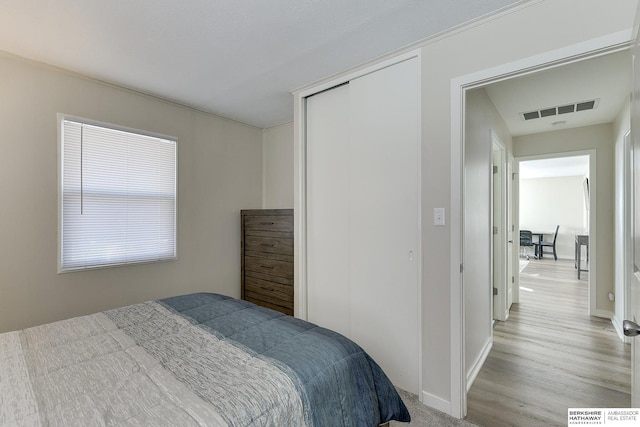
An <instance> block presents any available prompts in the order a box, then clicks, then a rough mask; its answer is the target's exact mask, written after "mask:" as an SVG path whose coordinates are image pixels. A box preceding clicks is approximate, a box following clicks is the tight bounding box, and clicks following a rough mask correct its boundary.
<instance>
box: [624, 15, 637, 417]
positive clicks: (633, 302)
mask: <svg viewBox="0 0 640 427" xmlns="http://www.w3.org/2000/svg"><path fill="white" fill-rule="evenodd" d="M639 15H640V14H638V13H636V21H635V22H636V28H635V30H636V33H635V34H636V40H635V43H634V46H633V50H632V54H633V55H632V56H633V62H632V64H633V65H632V67H633V85H632V91H631V93H632V97H631V98H632V102H631V138H632V140H633V145H632V151H633V154H632V158H633V195H634V197H633V198H634V209H633V218H634V220H633V222H634V226H633V274H632V276H631V280H630V290H629V291H630V292H629V294H630V301H629V311H630V313H629V315H630V317H631V320H632V321H633V322H636V323H633V324H630V323H629V322H628V321H625V322H624V329H625V335H629V336H634V335H637V333H640V329H639V328H638V325H637V323H640V99H638V94H640V68H639V67H640V46H639V39H638V36H637V25H638V22H639V21H638V19H639V18H640V16H639ZM631 345H632V347H631V375H632V380H631V406H632V407H634V408H638V407H640V337H636V338H634V339H633V340H632V344H631Z"/></svg>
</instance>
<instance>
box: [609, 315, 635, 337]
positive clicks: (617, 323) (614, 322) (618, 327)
mask: <svg viewBox="0 0 640 427" xmlns="http://www.w3.org/2000/svg"><path fill="white" fill-rule="evenodd" d="M611 324H612V325H613V328H614V329H615V330H616V333H617V334H618V338H620V341H622V342H623V343H625V344H631V338H630V337H627V336H625V335H624V331H623V330H622V320H621V319H618V318H617V317H616V316H615V315H613V317H612V318H611Z"/></svg>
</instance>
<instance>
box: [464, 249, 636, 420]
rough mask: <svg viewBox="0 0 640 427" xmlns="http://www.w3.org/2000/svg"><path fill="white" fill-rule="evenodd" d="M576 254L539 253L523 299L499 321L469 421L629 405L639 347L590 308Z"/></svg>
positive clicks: (563, 416) (525, 278) (524, 279)
mask: <svg viewBox="0 0 640 427" xmlns="http://www.w3.org/2000/svg"><path fill="white" fill-rule="evenodd" d="M585 276H586V274H584V275H582V280H578V279H577V275H576V270H575V269H574V265H573V262H572V261H568V260H558V261H553V260H548V259H544V260H534V259H532V260H531V261H530V263H529V264H528V265H527V266H526V267H525V269H524V270H523V271H522V273H521V274H520V303H519V304H514V305H513V306H512V308H511V312H510V316H509V319H508V320H507V321H506V322H499V323H498V324H497V325H496V327H495V328H494V343H493V349H492V350H491V353H490V354H489V357H488V358H487V361H486V363H485V365H484V367H483V368H482V370H481V371H480V374H479V375H478V377H477V379H476V381H475V382H474V384H473V386H472V387H471V390H470V391H469V394H468V411H467V418H466V419H467V420H468V421H471V422H473V423H476V424H479V425H482V426H486V427H500V426H518V427H520V426H540V425H545V426H552V425H558V426H565V425H566V424H567V409H568V408H603V407H604V408H606V407H628V406H629V405H630V402H631V397H630V380H631V368H630V366H631V365H630V356H631V348H630V346H629V345H625V344H623V343H622V341H620V339H619V338H618V336H617V334H616V332H615V330H614V328H613V325H612V324H611V322H610V321H609V320H606V319H601V318H597V317H590V316H588V315H587V304H588V300H587V280H586V277H585Z"/></svg>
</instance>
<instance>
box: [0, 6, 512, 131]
mask: <svg viewBox="0 0 640 427" xmlns="http://www.w3.org/2000/svg"><path fill="white" fill-rule="evenodd" d="M516 3H523V1H519V0H483V1H477V0H455V1H450V0H393V1H389V0H347V1H345V0H322V1H319V0H251V1H239V0H189V1H188V2H179V1H175V0H136V1H131V0H109V1H97V0H94V1H87V0H56V1H45V0H40V1H38V0H31V1H25V0H3V1H2V13H0V51H5V52H8V53H11V54H15V55H18V56H21V57H24V58H28V59H31V60H35V61H38V62H42V63H45V64H50V65H53V66H56V67H60V68H63V69H67V70H70V71H73V72H77V73H81V74H83V75H86V76H89V77H93V78H96V79H99V80H103V81H105V82H109V83H113V84H116V85H120V86H124V87H127V88H130V89H134V90H137V91H140V92H144V93H147V94H151V95H154V96H158V97H161V98H164V99H168V100H171V101H175V102H178V103H181V104H184V105H187V106H191V107H194V108H197V109H200V110H203V111H207V112H211V113H214V114H217V115H220V116H223V117H227V118H230V119H234V120H237V121H240V122H243V123H247V124H250V125H254V126H258V127H262V128H267V127H272V126H275V125H278V124H281V123H285V122H289V121H291V120H292V119H293V99H292V96H291V94H290V92H291V91H292V90H295V89H298V88H300V87H303V86H305V85H308V84H311V83H313V82H316V81H318V80H320V79H323V78H325V77H328V76H330V75H333V74H336V73H339V72H341V71H344V70H346V69H348V68H351V67H354V66H357V65H359V64H362V63H364V62H366V61H369V60H372V59H374V58H377V57H379V56H381V55H384V54H386V53H390V52H392V51H395V50H397V49H400V48H402V47H405V46H407V45H411V44H413V43H415V42H417V41H419V40H422V39H425V38H427V37H429V36H432V35H434V34H438V33H441V32H444V31H446V30H447V29H450V28H452V27H456V26H459V25H461V24H463V23H465V22H469V21H471V20H474V19H476V18H478V17H480V16H484V15H487V14H490V13H492V12H494V11H496V10H499V9H501V8H505V7H508V6H510V5H514V4H516Z"/></svg>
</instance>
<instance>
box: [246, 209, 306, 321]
mask: <svg viewBox="0 0 640 427" xmlns="http://www.w3.org/2000/svg"><path fill="white" fill-rule="evenodd" d="M240 216H241V224H242V234H241V236H242V237H241V246H240V247H241V250H242V257H241V258H242V261H241V268H242V299H244V300H247V301H250V302H252V303H254V304H258V305H261V306H263V307H268V308H271V309H273V310H277V311H280V312H282V313H284V314H289V315H293V209H252V210H242V211H240Z"/></svg>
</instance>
